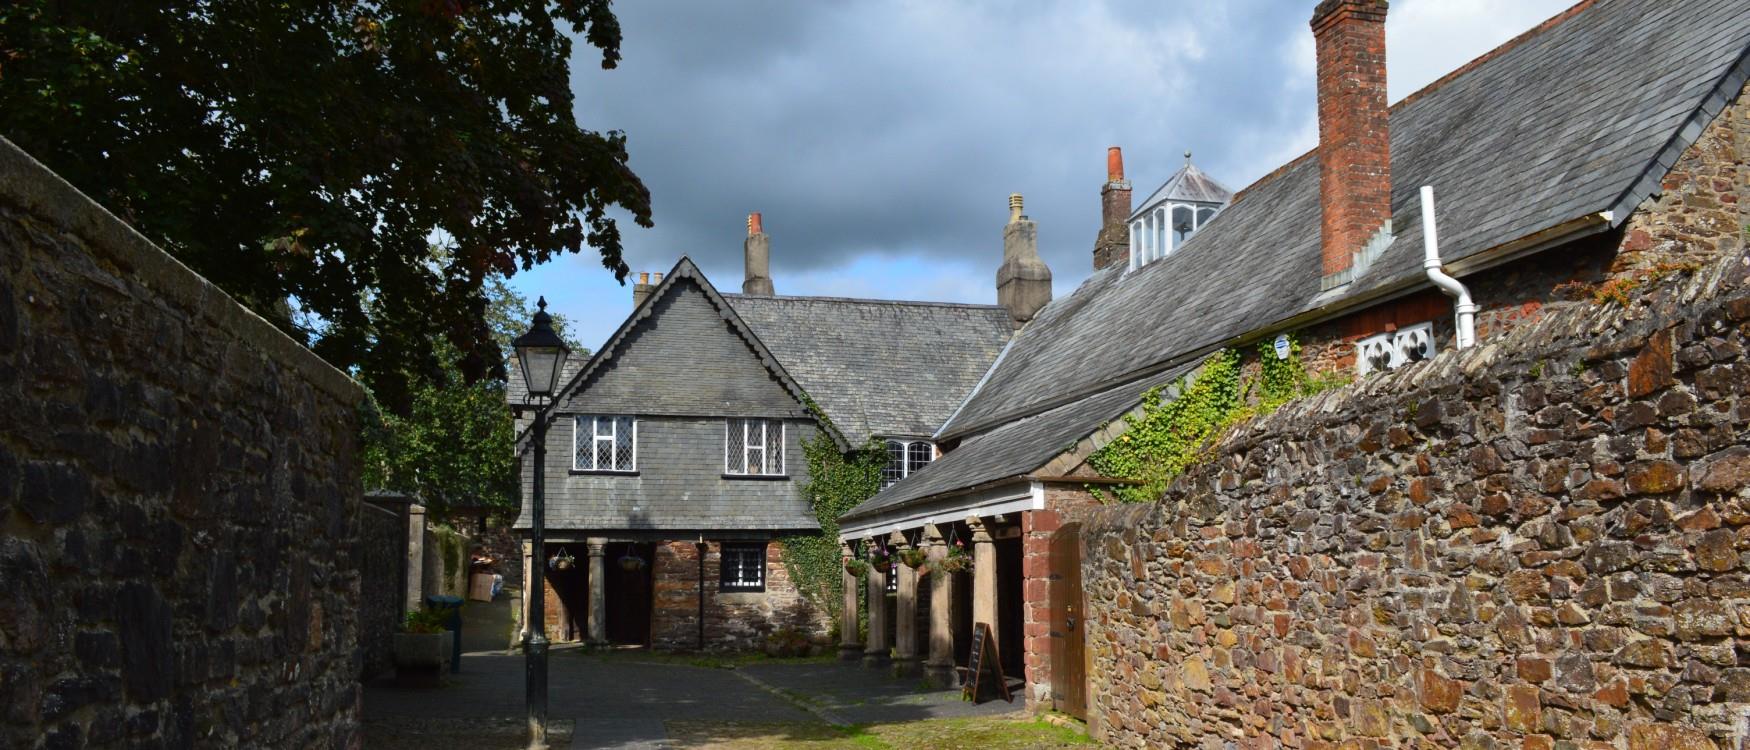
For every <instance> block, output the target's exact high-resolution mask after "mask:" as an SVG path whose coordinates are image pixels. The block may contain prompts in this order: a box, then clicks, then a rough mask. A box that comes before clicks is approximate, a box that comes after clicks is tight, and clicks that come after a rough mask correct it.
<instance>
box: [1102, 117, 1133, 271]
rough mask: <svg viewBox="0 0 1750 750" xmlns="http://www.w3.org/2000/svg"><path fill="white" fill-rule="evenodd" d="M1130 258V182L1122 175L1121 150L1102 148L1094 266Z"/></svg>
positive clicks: (1120, 261)
mask: <svg viewBox="0 0 1750 750" xmlns="http://www.w3.org/2000/svg"><path fill="white" fill-rule="evenodd" d="M1129 259H1130V182H1129V181H1128V180H1125V179H1124V152H1123V151H1122V150H1120V149H1119V148H1118V147H1117V146H1113V147H1111V148H1108V149H1106V186H1105V187H1103V188H1101V189H1100V234H1099V235H1098V236H1096V237H1095V238H1094V270H1095V271H1098V270H1100V269H1102V268H1106V267H1109V266H1112V265H1117V264H1126V263H1129Z"/></svg>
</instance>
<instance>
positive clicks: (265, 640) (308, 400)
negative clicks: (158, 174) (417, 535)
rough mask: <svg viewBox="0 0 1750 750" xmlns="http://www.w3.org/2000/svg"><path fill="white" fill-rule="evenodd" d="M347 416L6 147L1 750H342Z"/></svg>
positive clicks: (228, 308)
mask: <svg viewBox="0 0 1750 750" xmlns="http://www.w3.org/2000/svg"><path fill="white" fill-rule="evenodd" d="M362 397H363V393H362V391H361V389H360V388H359V387H358V386H357V385H356V384H355V383H353V382H352V381H351V380H349V379H348V378H347V377H346V376H345V375H343V374H342V373H340V372H339V371H337V370H335V369H334V368H332V367H329V366H328V365H327V364H325V363H323V362H322V361H320V360H319V359H317V358H316V357H315V356H314V355H312V354H311V353H310V352H309V351H307V350H306V349H304V348H303V347H301V346H299V345H298V344H296V343H295V342H293V341H292V340H290V339H288V338H286V337H285V336H283V335H282V334H280V333H279V332H278V331H277V330H275V329H274V328H273V327H272V326H270V325H269V324H267V323H266V322H265V321H263V320H261V319H260V318H258V317H256V316H255V315H253V314H251V313H249V312H247V311H245V310H244V309H243V308H242V307H240V306H238V305H237V304H236V303H235V302H233V301H232V300H231V299H230V298H229V297H227V296H225V295H224V294H223V293H221V292H220V291H219V290H218V289H217V288H215V287H213V286H212V285H211V284H209V283H207V282H206V281H205V280H203V279H201V278H200V277H198V276H196V275H195V274H193V273H192V272H190V271H189V270H188V269H187V268H186V267H184V266H182V265H181V264H179V263H177V262H175V261H174V260H172V259H171V258H170V257H169V256H167V255H165V254H164V253H163V252H162V251H161V250H159V249H158V248H156V247H154V246H152V245H151V244H150V243H148V242H147V241H146V240H145V239H144V238H142V237H141V236H139V235H138V234H136V233H134V232H133V231H132V230H131V229H129V228H128V227H127V226H126V225H124V224H122V223H121V222H120V221H118V220H116V219H115V218H114V217H112V216H110V215H109V214H108V213H107V212H105V211H103V210H102V209H101V208H99V207H97V205H96V204H94V203H92V202H90V200H89V199H87V198H85V197H84V196H83V195H80V194H79V193H78V192H77V191H75V190H74V189H73V188H72V187H71V186H69V185H67V184H66V183H65V182H62V181H61V180H60V179H59V178H57V177H55V176H54V175H53V174H52V173H50V172H49V171H48V170H47V169H46V168H44V167H43V166H42V165H40V164H38V163H36V162H34V161H32V160H31V159H30V158H29V157H28V156H25V155H24V154H23V153H22V152H20V151H18V150H17V149H16V148H15V147H14V146H12V144H10V143H8V142H6V141H4V140H0V414H4V415H5V418H4V421H3V423H0V524H3V525H4V529H5V533H4V534H0V746H4V747H9V748H32V747H37V748H46V747H122V746H126V747H189V746H194V745H200V746H222V747H284V748H309V747H356V746H357V745H358V732H357V728H358V720H359V714H358V704H359V699H360V691H359V683H358V676H359V669H360V662H359V651H358V635H359V623H358V619H357V618H358V606H359V593H360V588H359V587H360V582H359V561H358V560H357V559H356V558H355V556H354V545H355V541H356V537H357V534H358V529H359V514H360V512H361V510H360V494H361V493H360V487H359V472H358V466H357V463H356V453H357V445H356V435H357V412H356V409H357V406H358V404H359V403H360V401H361V399H362Z"/></svg>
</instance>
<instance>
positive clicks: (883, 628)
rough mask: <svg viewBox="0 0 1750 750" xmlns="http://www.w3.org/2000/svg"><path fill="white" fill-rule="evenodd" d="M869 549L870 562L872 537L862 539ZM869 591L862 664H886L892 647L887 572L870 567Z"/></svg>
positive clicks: (871, 665) (873, 546) (873, 548)
mask: <svg viewBox="0 0 1750 750" xmlns="http://www.w3.org/2000/svg"><path fill="white" fill-rule="evenodd" d="M863 544H864V545H865V549H867V550H868V551H869V559H870V561H871V562H873V561H874V559H875V555H874V552H875V548H876V546H877V544H876V542H875V540H874V539H866V540H864V541H863ZM868 583H869V586H868V592H869V637H868V638H867V639H865V640H867V642H868V644H869V645H868V647H867V648H865V649H863V665H864V666H867V667H884V666H887V660H888V651H890V650H892V647H891V646H890V645H889V644H888V643H887V574H886V573H883V572H882V571H880V570H878V569H876V568H874V567H870V569H869V579H868Z"/></svg>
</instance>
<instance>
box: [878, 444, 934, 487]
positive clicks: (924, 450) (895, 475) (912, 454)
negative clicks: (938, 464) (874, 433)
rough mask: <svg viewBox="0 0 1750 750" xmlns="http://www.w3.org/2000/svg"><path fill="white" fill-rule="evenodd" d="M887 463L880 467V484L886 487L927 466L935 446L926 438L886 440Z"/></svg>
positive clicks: (932, 457) (932, 456)
mask: <svg viewBox="0 0 1750 750" xmlns="http://www.w3.org/2000/svg"><path fill="white" fill-rule="evenodd" d="M886 447H887V464H886V465H884V466H882V467H881V486H882V487H886V486H888V485H890V484H893V483H894V482H897V481H899V480H901V479H904V478H906V477H908V476H911V475H912V472H915V471H918V470H920V469H922V468H924V467H925V466H928V465H929V463H930V461H932V460H934V459H935V457H936V447H935V446H933V445H931V444H930V441H928V440H911V441H905V440H888V441H887V442H886Z"/></svg>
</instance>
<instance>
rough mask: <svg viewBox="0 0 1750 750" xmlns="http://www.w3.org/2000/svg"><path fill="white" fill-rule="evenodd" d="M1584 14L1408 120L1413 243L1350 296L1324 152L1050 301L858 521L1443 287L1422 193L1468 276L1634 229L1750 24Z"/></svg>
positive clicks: (1703, 115) (1692, 7)
mask: <svg viewBox="0 0 1750 750" xmlns="http://www.w3.org/2000/svg"><path fill="white" fill-rule="evenodd" d="M1569 13H1571V16H1569V17H1567V18H1566V19H1564V20H1561V21H1560V22H1557V23H1553V24H1551V25H1548V26H1547V28H1540V29H1538V30H1535V31H1534V32H1531V33H1528V34H1527V35H1525V36H1522V37H1520V38H1518V39H1515V40H1514V41H1512V42H1509V43H1508V44H1507V45H1503V47H1501V48H1498V49H1497V50H1495V51H1494V52H1492V53H1490V54H1489V55H1485V56H1484V58H1481V59H1479V60H1478V61H1476V62H1475V63H1473V64H1472V65H1470V66H1467V67H1466V68H1463V69H1460V71H1458V72H1456V73H1455V74H1453V75H1451V76H1449V77H1448V78H1447V79H1444V80H1442V81H1438V82H1436V83H1435V84H1433V85H1431V86H1429V87H1428V88H1426V89H1424V90H1423V91H1421V92H1418V93H1416V94H1414V95H1412V96H1410V97H1409V98H1407V99H1405V100H1404V101H1402V102H1399V103H1398V104H1397V105H1395V106H1393V107H1392V111H1391V131H1392V132H1391V137H1392V180H1393V187H1392V209H1393V211H1392V213H1393V225H1394V227H1395V229H1396V233H1397V237H1396V239H1395V241H1394V242H1392V244H1391V245H1390V246H1389V247H1387V248H1386V249H1385V250H1384V252H1383V253H1382V254H1381V255H1380V256H1379V257H1378V258H1377V259H1376V260H1374V261H1373V262H1372V264H1371V265H1370V266H1368V267H1367V268H1366V269H1365V270H1364V271H1363V272H1361V273H1360V274H1358V275H1357V278H1356V279H1355V280H1354V281H1353V282H1352V283H1350V284H1349V285H1348V286H1347V287H1345V288H1342V289H1339V290H1335V292H1334V293H1333V294H1326V295H1323V296H1321V294H1320V289H1319V280H1320V276H1321V266H1320V257H1319V205H1318V185H1319V168H1318V161H1317V159H1316V158H1314V155H1313V154H1310V153H1309V154H1307V155H1304V156H1302V157H1300V158H1299V159H1296V160H1294V161H1292V162H1290V163H1289V164H1287V165H1284V166H1283V167H1282V168H1280V169H1278V170H1277V171H1275V172H1273V173H1271V174H1269V175H1266V176H1265V177H1263V178H1262V179H1260V180H1258V181H1257V182H1256V183H1254V184H1253V185H1252V186H1250V187H1248V188H1246V189H1245V190H1243V191H1241V192H1240V193H1239V194H1237V195H1236V196H1235V198H1234V200H1233V202H1232V203H1230V204H1229V205H1228V207H1227V208H1225V209H1224V210H1222V212H1221V213H1219V214H1217V215H1216V217H1215V218H1214V219H1213V220H1212V221H1211V222H1210V223H1209V224H1208V225H1207V226H1206V227H1205V228H1203V229H1201V230H1200V231H1198V232H1197V233H1196V234H1195V235H1193V236H1192V237H1191V238H1190V239H1188V240H1187V241H1186V242H1185V244H1184V246H1183V247H1182V248H1180V249H1179V250H1178V251H1177V252H1175V253H1174V254H1173V255H1171V256H1168V257H1166V258H1164V259H1161V260H1158V261H1156V262H1153V263H1150V264H1147V265H1145V266H1142V267H1141V268H1139V269H1136V270H1129V269H1127V268H1126V267H1124V266H1123V265H1119V266H1117V267H1111V268H1107V269H1105V270H1102V271H1097V272H1095V273H1094V274H1093V275H1092V276H1091V277H1090V278H1088V279H1087V281H1085V282H1083V284H1082V285H1081V286H1080V287H1079V288H1078V289H1076V291H1075V292H1073V293H1071V294H1070V295H1068V296H1065V297H1060V298H1058V299H1056V300H1053V301H1052V302H1051V303H1050V304H1048V305H1046V306H1045V308H1044V309H1043V310H1041V311H1040V314H1039V316H1038V317H1037V318H1036V319H1035V320H1034V321H1033V322H1032V323H1030V324H1029V325H1028V326H1027V327H1026V328H1025V329H1023V330H1022V331H1021V332H1020V333H1019V334H1018V335H1017V336H1016V337H1015V339H1014V340H1013V341H1012V342H1011V343H1010V345H1009V347H1008V349H1007V350H1006V351H1005V352H1004V354H1003V356H1002V357H1001V358H1000V359H999V361H998V362H997V364H996V365H994V366H993V367H992V369H991V372H990V373H989V374H988V375H987V376H986V377H985V379H984V380H983V381H982V382H981V384H980V385H979V386H978V387H977V389H976V390H975V391H974V392H973V393H972V394H971V395H970V396H969V397H968V398H967V401H966V403H964V404H962V405H961V407H960V408H959V409H958V410H957V411H956V412H955V414H954V416H953V417H951V418H950V419H949V421H948V423H947V424H945V425H944V426H943V428H942V429H941V430H940V431H939V432H938V437H939V438H964V441H963V442H962V444H961V445H960V447H959V448H957V449H956V450H954V451H952V452H949V453H948V454H947V455H945V456H943V457H942V458H941V459H939V460H938V461H937V462H936V463H935V464H933V465H931V466H930V467H929V468H927V469H925V470H923V471H921V472H918V473H917V474H914V475H912V476H911V477H907V478H906V479H904V480H902V481H900V482H898V483H896V484H894V485H893V486H891V487H889V488H887V489H886V490H884V491H882V492H881V493H879V494H877V495H876V496H875V497H873V498H871V499H870V500H869V501H867V502H866V503H864V504H863V505H860V506H858V507H857V508H855V509H853V510H852V511H850V512H849V513H847V514H846V516H845V518H846V520H849V521H854V520H856V519H858V518H863V517H867V516H869V515H871V514H873V513H878V512H880V511H881V510H884V509H892V508H895V507H897V506H902V505H906V504H911V503H916V502H919V501H921V500H924V499H927V498H929V497H931V496H934V495H940V494H943V493H947V492H952V491H955V490H961V489H966V488H969V487H975V486H978V485H980V484H984V483H986V482H990V481H994V480H998V479H1003V478H1009V477H1018V476H1022V475H1024V474H1026V473H1028V472H1031V471H1033V470H1035V469H1037V468H1038V467H1039V466H1042V465H1044V464H1045V463H1046V462H1047V461H1049V460H1050V459H1051V458H1052V457H1053V456H1055V455H1057V454H1058V453H1059V452H1061V451H1062V449H1064V448H1066V447H1068V446H1069V445H1070V444H1071V443H1072V442H1074V441H1076V440H1079V439H1080V438H1082V437H1084V436H1086V435H1087V434H1089V433H1091V432H1092V431H1093V430H1094V429H1096V428H1097V427H1098V425H1099V424H1100V423H1101V422H1103V421H1106V420H1107V419H1110V418H1111V417H1112V416H1113V415H1115V414H1118V413H1122V412H1124V411H1127V410H1128V409H1130V408H1131V407H1133V406H1134V405H1135V404H1136V403H1137V401H1138V400H1139V399H1138V398H1137V396H1138V395H1140V394H1141V393H1142V392H1143V391H1144V390H1147V388H1148V387H1149V386H1150V385H1151V384H1157V383H1160V382H1166V380H1170V379H1171V378H1172V377H1175V376H1176V375H1177V374H1179V373H1182V372H1185V371H1188V370H1189V369H1191V368H1193V367H1195V366H1196V364H1198V363H1199V362H1200V361H1201V360H1202V359H1203V358H1204V357H1205V356H1206V355H1207V354H1208V353H1209V352H1211V351H1213V350H1215V349H1217V348H1219V347H1220V346H1222V345H1224V344H1227V343H1231V342H1233V341H1235V340H1238V339H1240V338H1242V337H1245V336H1247V335H1253V334H1258V333H1261V332H1267V331H1271V330H1273V329H1274V328H1276V327H1280V326H1281V325H1282V324H1283V323H1284V322H1285V321H1287V320H1290V319H1292V318H1295V317H1296V316H1299V315H1302V314H1305V313H1308V312H1312V311H1316V310H1319V309H1321V308H1325V307H1328V306H1332V305H1340V304H1342V303H1343V302H1344V301H1345V300H1362V299H1365V298H1367V297H1369V296H1370V295H1372V294H1375V293H1379V292H1381V291H1382V290H1388V289H1392V288H1402V287H1409V286H1422V285H1425V284H1426V283H1427V282H1426V279H1425V277H1424V276H1423V273H1422V268H1421V260H1422V237H1421V212H1420V208H1419V202H1418V195H1417V194H1418V190H1419V188H1420V186H1422V185H1432V186H1434V189H1435V194H1436V202H1437V211H1438V217H1439V226H1440V234H1441V255H1442V258H1443V259H1444V260H1445V261H1446V262H1447V263H1448V264H1449V266H1450V265H1451V264H1452V263H1453V262H1454V261H1461V260H1463V259H1466V258H1472V257H1475V256H1478V255H1479V254H1482V253H1484V252H1485V251H1488V250H1490V249H1493V248H1497V247H1499V246H1502V245H1504V244H1507V243H1510V242H1514V241H1517V240H1521V239H1522V238H1525V237H1528V236H1531V235H1533V234H1537V233H1539V232H1542V231H1544V230H1547V229H1549V228H1552V227H1558V226H1562V225H1566V224H1569V223H1570V222H1573V221H1574V220H1575V219H1579V218H1582V217H1586V216H1588V215H1593V214H1598V213H1600V212H1606V211H1608V212H1611V221H1612V223H1613V224H1615V225H1620V224H1621V223H1622V222H1624V221H1626V220H1627V219H1628V216H1629V214H1630V213H1631V211H1632V210H1633V209H1634V207H1635V206H1637V205H1638V204H1639V203H1640V202H1641V201H1642V200H1644V199H1645V198H1647V197H1649V196H1651V195H1654V194H1656V193H1657V192H1658V190H1659V182H1660V180H1661V179H1662V177H1663V176H1664V174H1665V173H1666V172H1667V171H1668V170H1669V168H1670V166H1671V165H1672V164H1674V163H1675V162H1676V159H1677V156H1678V155H1680V154H1681V153H1682V151H1683V150H1684V149H1685V148H1687V147H1688V146H1689V145H1690V144H1691V143H1693V142H1694V140H1695V138H1697V137H1698V136H1699V135H1700V133H1701V130H1702V128H1703V127H1704V126H1705V125H1706V124H1707V123H1708V122H1710V121H1711V120H1712V119H1713V118H1714V116H1716V115H1717V114H1719V112H1720V111H1722V110H1723V109H1724V107H1725V105H1726V104H1727V103H1728V102H1729V101H1730V100H1731V99H1732V98H1733V97H1734V96H1735V95H1736V94H1737V92H1738V91H1739V90H1740V89H1741V88H1742V87H1743V85H1744V83H1745V81H1746V79H1747V78H1750V60H1747V55H1750V15H1746V14H1744V13H1743V3H1742V0H1686V1H1685V2H1681V3H1677V2H1670V1H1669V0H1598V2H1596V3H1594V4H1592V5H1590V6H1587V5H1585V4H1584V3H1583V4H1582V5H1580V6H1576V7H1575V9H1573V10H1571V11H1569ZM1564 15H1567V14H1564ZM1558 18H1560V17H1558ZM1388 54H1389V52H1388ZM1388 64H1389V63H1388ZM1140 321H1148V323H1149V324H1148V325H1141V324H1139V322H1140ZM1107 399H1110V400H1107ZM1082 412H1085V414H1083V413H1082Z"/></svg>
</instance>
